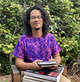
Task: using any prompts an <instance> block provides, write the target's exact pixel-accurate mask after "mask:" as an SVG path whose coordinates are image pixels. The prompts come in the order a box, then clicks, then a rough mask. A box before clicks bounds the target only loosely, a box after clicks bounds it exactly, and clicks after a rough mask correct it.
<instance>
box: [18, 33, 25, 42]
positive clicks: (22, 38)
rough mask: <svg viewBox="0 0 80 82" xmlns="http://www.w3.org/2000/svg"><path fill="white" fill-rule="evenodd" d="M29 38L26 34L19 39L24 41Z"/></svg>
mask: <svg viewBox="0 0 80 82" xmlns="http://www.w3.org/2000/svg"><path fill="white" fill-rule="evenodd" d="M26 38H27V35H26V34H23V35H21V36H20V37H19V41H23V40H25V39H26Z"/></svg>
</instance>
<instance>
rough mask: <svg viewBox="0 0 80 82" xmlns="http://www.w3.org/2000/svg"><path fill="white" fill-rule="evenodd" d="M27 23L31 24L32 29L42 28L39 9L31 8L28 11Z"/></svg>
mask: <svg viewBox="0 0 80 82" xmlns="http://www.w3.org/2000/svg"><path fill="white" fill-rule="evenodd" d="M29 24H30V25H31V28H32V30H34V29H37V30H39V29H42V26H43V19H42V16H41V12H40V11H39V10H36V9H35V10H32V11H31V12H30V21H29Z"/></svg>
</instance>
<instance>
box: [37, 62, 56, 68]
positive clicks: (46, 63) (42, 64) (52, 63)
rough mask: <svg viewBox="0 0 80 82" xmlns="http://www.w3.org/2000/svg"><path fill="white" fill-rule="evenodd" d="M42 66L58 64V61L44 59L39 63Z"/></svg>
mask: <svg viewBox="0 0 80 82" xmlns="http://www.w3.org/2000/svg"><path fill="white" fill-rule="evenodd" d="M37 64H38V65H39V66H40V67H51V66H57V61H43V62H38V63H37Z"/></svg>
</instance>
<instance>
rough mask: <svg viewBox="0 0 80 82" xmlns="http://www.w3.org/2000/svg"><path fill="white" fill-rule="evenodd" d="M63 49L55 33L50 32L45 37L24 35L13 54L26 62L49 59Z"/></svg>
mask: <svg viewBox="0 0 80 82" xmlns="http://www.w3.org/2000/svg"><path fill="white" fill-rule="evenodd" d="M60 51H61V47H60V46H59V45H58V43H57V41H56V40H55V37H54V36H53V34H50V33H48V34H47V35H46V36H45V37H43V36H41V37H38V38H37V37H34V36H32V37H29V36H27V35H25V34H24V35H22V36H21V37H20V38H19V40H18V43H17V45H16V47H15V49H14V52H13V55H14V56H16V57H18V58H21V59H24V61H25V62H33V61H35V60H38V59H39V60H43V61H48V60H49V59H51V56H52V55H56V54H58V53H59V52H60Z"/></svg>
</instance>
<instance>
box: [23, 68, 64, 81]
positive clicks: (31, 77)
mask: <svg viewBox="0 0 80 82" xmlns="http://www.w3.org/2000/svg"><path fill="white" fill-rule="evenodd" d="M63 70H64V67H57V68H56V69H52V70H50V69H47V68H45V67H44V68H43V69H41V70H26V71H25V72H24V77H23V82H59V81H60V76H61V75H62V72H63Z"/></svg>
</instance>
